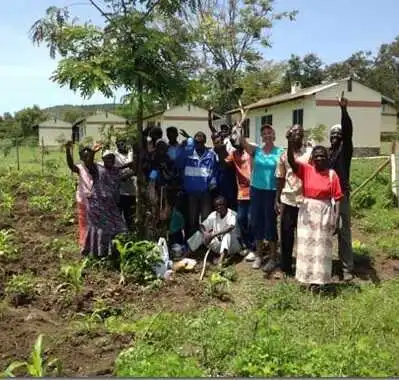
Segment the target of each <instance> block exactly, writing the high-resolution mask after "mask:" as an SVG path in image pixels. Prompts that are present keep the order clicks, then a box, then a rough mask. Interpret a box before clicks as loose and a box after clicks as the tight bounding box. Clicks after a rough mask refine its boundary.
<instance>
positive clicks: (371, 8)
mask: <svg viewBox="0 0 399 380" xmlns="http://www.w3.org/2000/svg"><path fill="white" fill-rule="evenodd" d="M51 5H55V6H59V7H63V6H70V9H71V13H72V14H73V15H74V16H77V17H79V18H80V19H82V20H88V19H90V20H92V21H93V22H96V23H99V22H100V20H101V18H100V17H99V15H98V13H97V11H95V10H94V9H93V8H91V6H90V5H89V3H88V1H87V0H12V1H6V2H4V4H2V12H1V14H0V21H1V22H0V36H1V38H0V83H1V88H2V91H1V95H0V114H2V113H4V112H11V113H13V112H16V111H18V110H20V109H22V108H24V107H31V106H32V105H34V104H37V105H38V106H39V107H41V108H45V107H49V106H54V105H63V104H75V105H83V104H95V103H106V102H110V100H107V99H105V98H104V97H103V96H101V94H95V95H94V96H93V97H92V98H91V99H88V100H87V99H82V98H81V97H80V96H79V95H78V94H74V93H73V92H72V91H70V90H69V89H68V88H60V87H59V86H58V85H57V84H56V83H53V82H51V81H50V79H49V77H50V76H51V73H52V72H53V71H54V70H55V68H56V65H57V60H52V59H51V58H50V57H49V54H48V50H47V49H46V47H45V46H42V47H36V46H33V45H32V43H31V41H30V40H29V29H30V27H31V25H32V24H33V23H34V22H35V21H36V20H37V19H39V18H40V17H42V16H43V15H44V13H45V10H46V9H47V8H48V7H49V6H51ZM275 7H276V10H278V11H284V10H294V9H295V10H298V12H299V13H298V15H297V17H296V21H293V22H290V21H288V20H282V21H278V22H276V24H275V26H274V27H273V29H272V31H271V36H270V37H271V42H272V48H270V49H266V50H264V57H265V59H267V60H284V59H288V58H289V57H290V55H291V54H296V55H299V56H303V55H304V54H306V53H316V54H317V55H318V56H319V57H320V58H321V59H322V60H323V62H324V63H327V64H328V63H332V62H336V61H340V60H343V59H346V58H347V57H349V56H350V55H351V54H352V53H353V52H355V51H358V50H371V51H373V52H376V50H377V49H378V47H379V46H380V45H381V44H382V43H390V42H391V41H393V39H394V38H395V37H396V36H397V35H399V28H397V27H395V25H397V15H398V14H399V1H398V0H379V1H378V2H376V1H375V0H275ZM119 95H122V94H119ZM118 100H119V99H117V101H118Z"/></svg>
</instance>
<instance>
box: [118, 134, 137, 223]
mask: <svg viewBox="0 0 399 380" xmlns="http://www.w3.org/2000/svg"><path fill="white" fill-rule="evenodd" d="M116 147H117V150H116V151H115V152H114V155H115V166H116V167H121V166H123V165H126V164H128V163H130V162H132V161H133V150H132V149H130V150H129V148H128V145H127V142H126V140H123V139H118V140H117V141H116ZM127 170H131V169H124V171H127ZM132 174H133V173H132ZM136 186H137V178H136V177H135V176H133V175H132V176H131V177H128V178H127V179H125V180H123V181H122V183H121V188H120V202H119V209H120V211H121V213H122V216H123V218H124V219H125V222H126V226H127V228H128V229H129V230H130V231H132V229H133V224H134V213H133V207H134V205H135V203H136Z"/></svg>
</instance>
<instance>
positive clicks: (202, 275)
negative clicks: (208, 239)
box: [200, 249, 211, 281]
mask: <svg viewBox="0 0 399 380" xmlns="http://www.w3.org/2000/svg"><path fill="white" fill-rule="evenodd" d="M209 252H211V250H210V249H208V250H207V251H206V253H205V257H204V264H203V265H202V271H201V276H200V281H202V279H203V278H204V274H205V269H206V260H208V255H209Z"/></svg>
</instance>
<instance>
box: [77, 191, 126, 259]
mask: <svg viewBox="0 0 399 380" xmlns="http://www.w3.org/2000/svg"><path fill="white" fill-rule="evenodd" d="M87 222H88V224H87V230H86V235H85V239H84V246H83V247H82V248H83V249H82V254H83V255H88V254H92V255H93V256H96V257H104V256H110V255H112V253H113V251H114V250H113V243H112V240H113V239H114V238H115V237H116V235H118V234H120V233H122V232H127V228H126V225H125V223H124V221H123V219H122V215H121V214H120V212H119V209H118V206H117V204H116V203H115V201H114V200H113V199H112V198H111V197H109V198H108V199H89V201H88V208H87Z"/></svg>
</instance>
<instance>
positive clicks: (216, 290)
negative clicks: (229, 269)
mask: <svg viewBox="0 0 399 380" xmlns="http://www.w3.org/2000/svg"><path fill="white" fill-rule="evenodd" d="M229 290H230V280H228V279H227V278H226V277H224V276H222V275H221V274H220V273H218V272H213V273H212V275H211V277H210V278H209V280H208V283H207V284H206V288H205V292H206V294H207V295H208V296H211V297H216V298H220V299H224V298H226V297H227V296H228V294H229Z"/></svg>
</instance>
